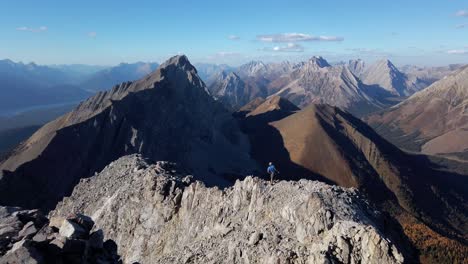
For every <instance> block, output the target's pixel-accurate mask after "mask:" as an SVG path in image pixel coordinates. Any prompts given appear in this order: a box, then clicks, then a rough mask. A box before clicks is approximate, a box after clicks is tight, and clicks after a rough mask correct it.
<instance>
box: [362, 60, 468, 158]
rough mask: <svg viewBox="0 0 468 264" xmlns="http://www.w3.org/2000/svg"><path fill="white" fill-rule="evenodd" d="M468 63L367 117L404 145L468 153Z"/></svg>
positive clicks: (462, 155) (429, 150)
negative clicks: (396, 103) (400, 101)
mask: <svg viewBox="0 0 468 264" xmlns="http://www.w3.org/2000/svg"><path fill="white" fill-rule="evenodd" d="M467 103H468V67H466V66H465V67H462V68H461V69H459V70H457V71H456V72H454V73H452V74H450V75H448V76H446V77H444V78H443V79H442V80H439V81H437V82H435V83H433V84H432V85H431V86H429V87H428V88H426V89H425V90H423V91H420V92H418V93H415V94H414V95H413V96H411V97H410V98H408V99H407V100H405V101H404V102H402V103H400V104H398V105H396V106H394V107H391V108H389V109H387V110H385V111H383V112H381V113H376V114H374V115H372V116H370V117H368V118H367V122H368V123H369V124H371V125H372V126H374V127H375V128H376V129H377V131H379V132H380V133H382V134H383V135H386V136H387V137H388V138H389V140H391V141H392V142H395V144H397V145H399V146H400V147H402V148H405V149H409V150H412V151H418V152H422V153H426V154H454V155H455V156H458V157H460V158H462V159H464V158H466V157H468V156H467V151H468V145H467V140H465V139H466V138H467V137H468V133H467V131H468V115H467V113H466V106H467Z"/></svg>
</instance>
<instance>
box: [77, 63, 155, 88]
mask: <svg viewBox="0 0 468 264" xmlns="http://www.w3.org/2000/svg"><path fill="white" fill-rule="evenodd" d="M158 66H159V64H158V63H146V62H137V63H130V64H129V63H121V64H119V65H118V66H115V67H111V68H108V69H104V70H101V71H98V72H96V73H95V74H93V75H92V76H91V77H89V78H88V79H87V80H86V81H84V82H82V83H81V84H80V86H81V87H83V89H86V90H90V91H104V90H109V89H111V88H112V87H113V86H114V85H117V84H119V83H122V82H126V81H134V80H137V79H140V78H142V77H144V76H146V75H148V74H150V73H151V72H153V71H154V70H156V68H157V67H158Z"/></svg>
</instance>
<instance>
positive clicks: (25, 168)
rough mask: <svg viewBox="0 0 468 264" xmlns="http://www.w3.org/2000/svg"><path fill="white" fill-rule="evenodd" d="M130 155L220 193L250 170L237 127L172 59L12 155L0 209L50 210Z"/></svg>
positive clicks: (94, 100)
mask: <svg viewBox="0 0 468 264" xmlns="http://www.w3.org/2000/svg"><path fill="white" fill-rule="evenodd" d="M131 153H141V154H142V155H143V156H145V157H147V158H150V159H152V160H171V161H177V162H179V163H180V164H181V165H183V166H184V167H186V168H188V169H190V170H191V171H192V172H193V173H194V175H195V176H196V177H200V179H201V180H203V181H204V182H206V183H207V184H216V185H219V186H223V185H226V184H227V183H228V182H229V180H230V179H227V178H224V177H223V175H225V174H230V175H231V176H235V175H239V174H244V173H247V171H249V170H252V169H254V168H256V164H255V163H254V162H253V161H252V160H251V159H250V157H249V143H248V140H247V139H246V138H245V137H244V136H243V135H242V134H241V133H240V131H239V129H238V126H237V122H236V121H235V120H234V119H233V118H232V116H231V114H230V113H229V112H227V111H226V110H225V109H224V108H223V107H222V106H221V105H220V104H219V103H217V102H216V101H214V100H213V99H212V97H211V96H210V95H209V94H208V92H207V90H206V88H205V86H204V84H203V82H202V81H201V80H200V78H199V77H198V75H197V72H196V70H195V68H194V67H193V66H192V65H191V64H190V62H189V61H188V59H187V58H186V57H185V56H177V57H173V58H171V59H170V60H168V61H167V62H166V63H164V64H163V65H161V67H159V68H158V70H157V71H155V72H154V73H152V74H151V75H148V76H146V77H145V78H143V79H140V80H138V81H135V82H126V83H122V84H120V85H118V86H116V87H114V88H113V89H112V90H111V91H107V92H100V93H98V94H96V95H95V96H93V97H91V98H89V99H88V100H86V101H84V102H82V103H81V104H80V105H79V106H78V107H77V108H76V109H74V110H73V111H72V112H70V113H68V114H66V115H64V116H62V117H60V118H58V119H56V120H54V121H52V122H50V123H48V124H46V125H45V126H44V127H42V128H41V129H40V130H38V131H37V132H36V133H35V134H34V135H33V136H32V137H31V138H29V139H28V140H27V141H25V142H24V143H22V144H21V145H20V146H19V147H17V148H16V149H15V150H14V151H13V153H12V154H11V155H10V156H9V158H8V159H6V160H5V161H3V162H2V163H1V165H0V170H6V171H4V172H3V176H2V177H1V179H0V190H1V191H0V201H2V204H14V205H22V206H25V207H41V208H45V209H47V208H51V207H52V206H54V205H55V203H56V202H57V201H58V200H59V199H61V198H62V197H63V196H64V195H67V194H69V193H70V192H71V190H72V188H73V186H74V185H75V184H76V183H77V182H78V180H79V179H80V178H82V177H88V176H91V175H92V174H93V173H94V172H96V171H99V170H101V169H102V168H103V167H104V166H105V165H107V164H108V163H109V162H111V161H113V160H115V159H117V158H119V157H121V156H123V155H126V154H131ZM12 186H15V187H14V188H13V187H12ZM33 197H34V198H33Z"/></svg>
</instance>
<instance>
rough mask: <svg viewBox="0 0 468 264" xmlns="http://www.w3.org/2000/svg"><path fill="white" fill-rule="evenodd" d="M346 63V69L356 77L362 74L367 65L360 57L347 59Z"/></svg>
mask: <svg viewBox="0 0 468 264" xmlns="http://www.w3.org/2000/svg"><path fill="white" fill-rule="evenodd" d="M346 65H347V66H348V69H349V70H350V71H351V72H352V73H353V74H354V75H356V76H357V77H358V78H360V77H361V76H362V74H363V73H364V72H365V71H366V67H367V65H366V63H365V62H364V61H363V60H361V59H357V60H349V61H348V62H347V63H346Z"/></svg>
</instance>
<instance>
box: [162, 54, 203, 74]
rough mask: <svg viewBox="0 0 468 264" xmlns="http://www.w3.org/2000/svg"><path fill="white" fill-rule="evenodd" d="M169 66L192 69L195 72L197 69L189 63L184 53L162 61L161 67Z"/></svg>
mask: <svg viewBox="0 0 468 264" xmlns="http://www.w3.org/2000/svg"><path fill="white" fill-rule="evenodd" d="M170 66H176V67H178V68H181V69H184V70H187V71H193V70H195V72H196V71H197V70H196V69H195V67H194V66H193V65H192V64H191V63H190V61H189V59H188V58H187V56H185V55H177V56H174V57H171V58H170V59H168V60H167V61H166V62H164V63H163V64H162V65H161V68H167V67H170Z"/></svg>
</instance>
